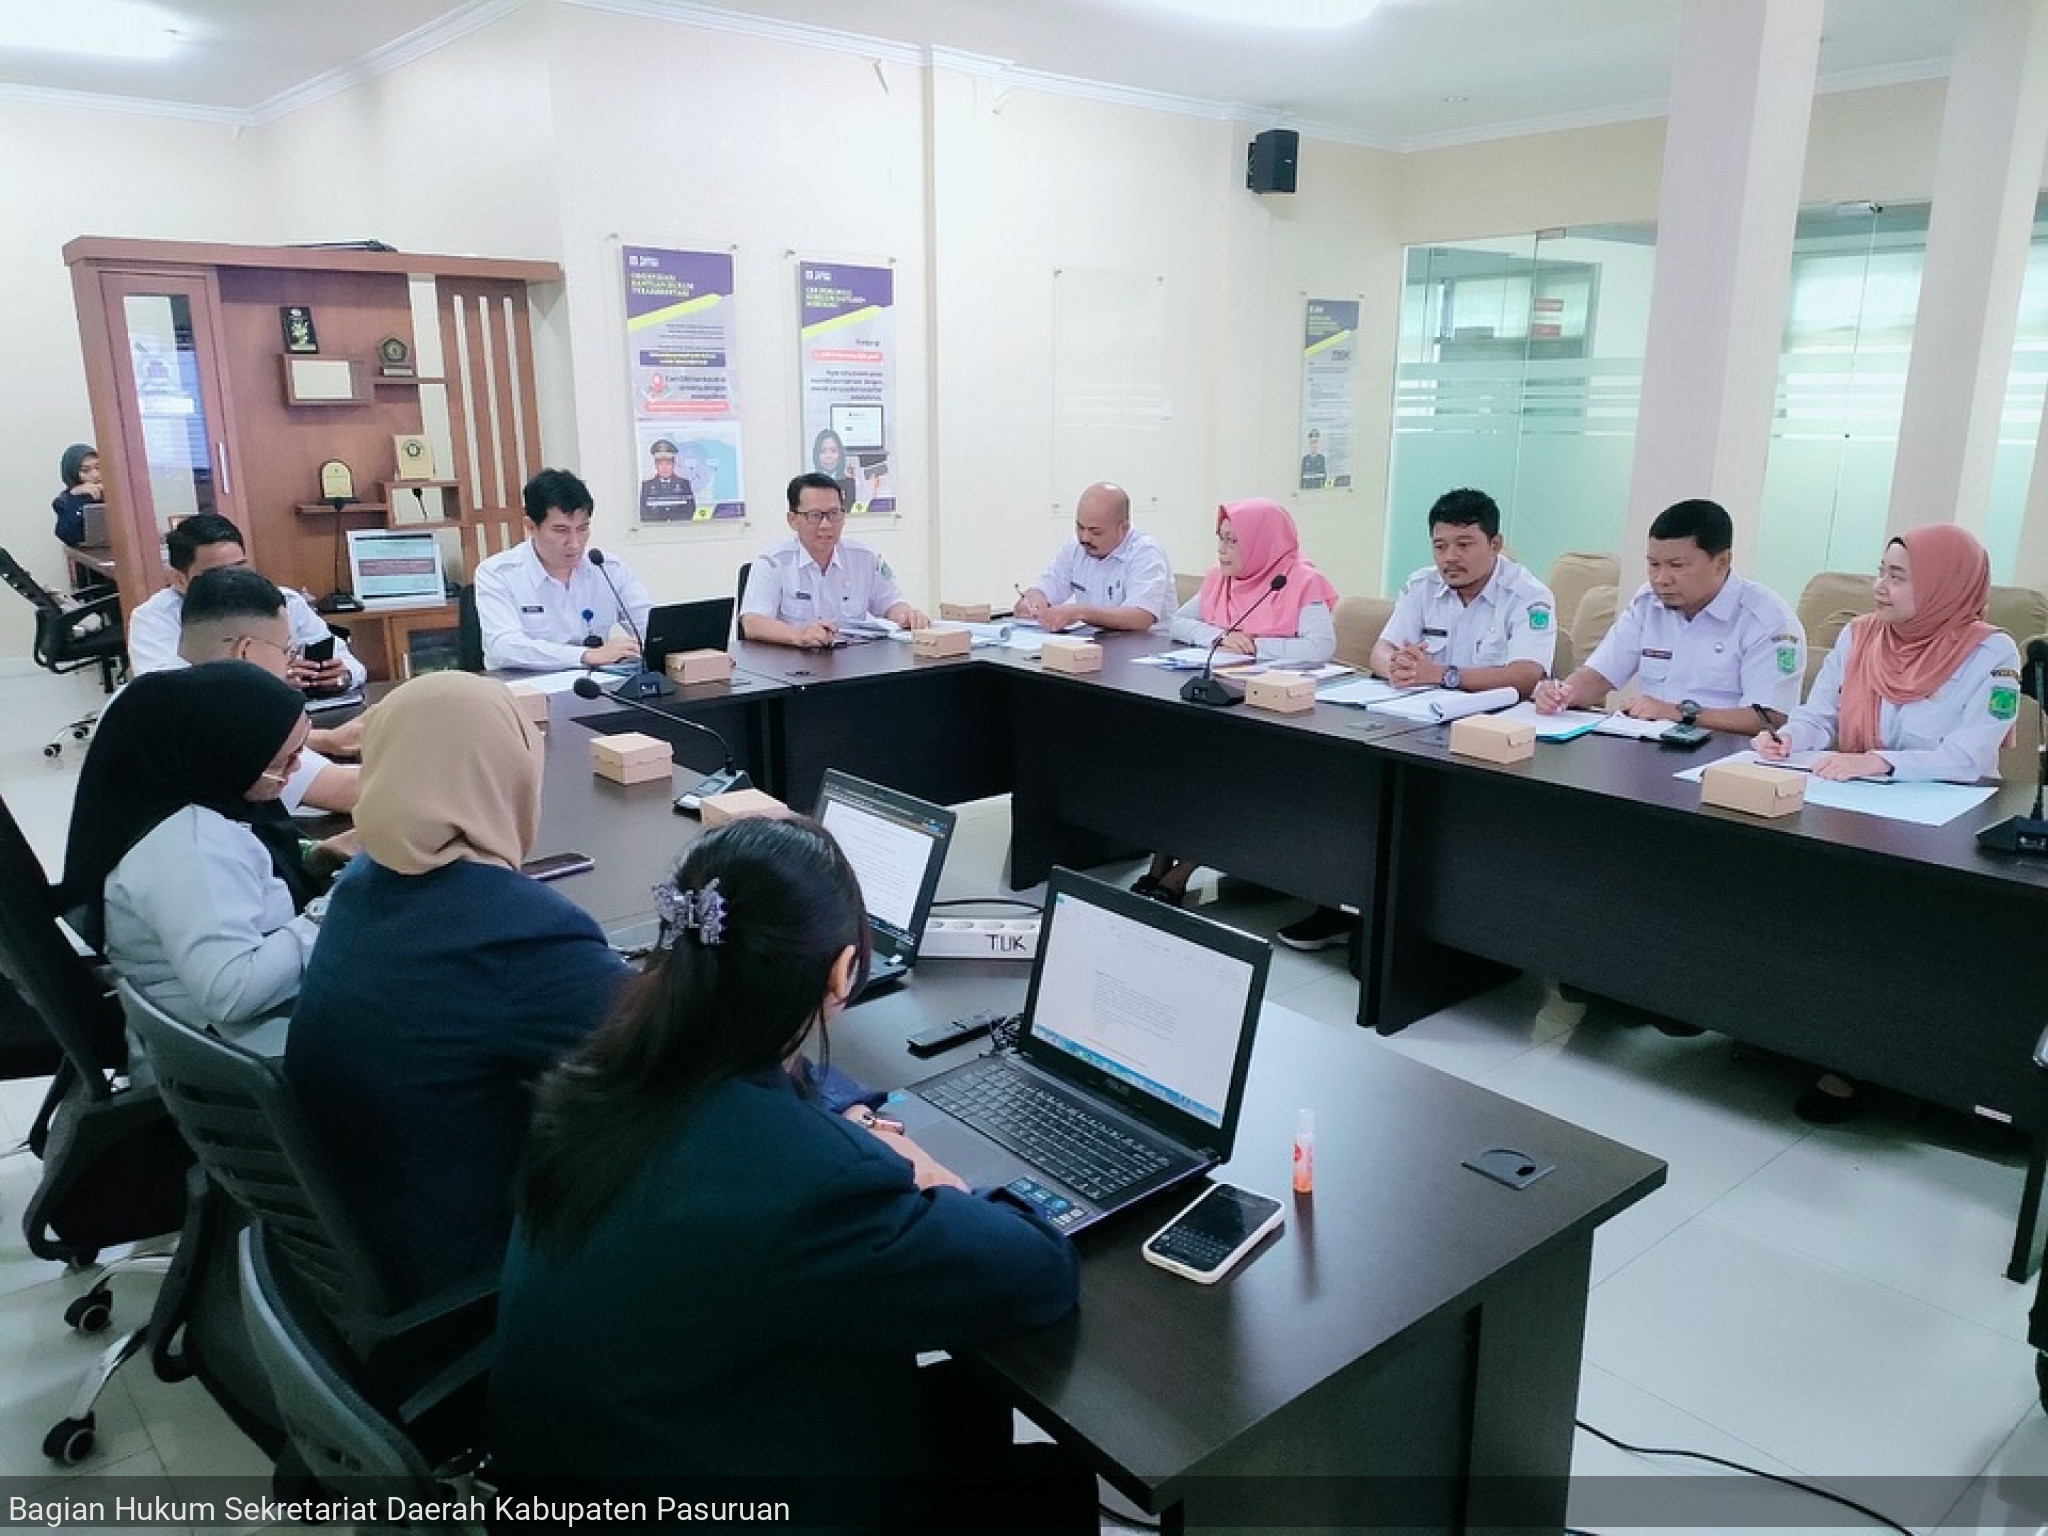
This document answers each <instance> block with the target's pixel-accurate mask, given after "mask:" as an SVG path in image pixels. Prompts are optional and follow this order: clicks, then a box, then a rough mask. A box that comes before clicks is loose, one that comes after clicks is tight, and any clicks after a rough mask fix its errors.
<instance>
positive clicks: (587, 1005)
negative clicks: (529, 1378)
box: [285, 672, 626, 1301]
mask: <svg viewBox="0 0 2048 1536" xmlns="http://www.w3.org/2000/svg"><path fill="white" fill-rule="evenodd" d="M542 755H543V743H542V740H541V737H540V733H539V731H538V729H537V728H536V727H534V726H533V725H531V724H530V723H528V722H527V721H526V720H525V719H524V718H523V717H522V716H521V715H520V713H519V711H518V709H517V708H516V707H515V705H514V704H513V702H512V697H511V695H510V693H509V692H507V690H506V688H505V686H504V685H503V684H502V683H497V682H493V681H491V680H490V679H488V678H482V677H475V676H472V675H470V674H468V673H463V672H437V673H433V674H431V675H429V676H426V677H422V678H418V679H415V680H414V681H412V682H409V683H407V684H405V685H404V686H403V687H401V688H398V689H396V690H394V691H393V692H392V694H391V695H390V696H389V697H388V698H386V699H385V700H384V701H383V702H382V703H380V704H379V705H378V706H377V707H376V708H375V709H373V710H372V711H370V713H369V715H368V717H367V720H366V724H365V727H364V731H363V771H362V794H361V798H360V800H359V801H358V802H357V805H356V830H357V833H358V835H359V836H360V838H361V841H362V847H363V852H362V854H361V856H360V857H358V858H357V859H356V860H355V861H354V862H353V863H351V864H350V865H349V867H348V868H347V870H345V871H344V872H343V874H342V876H341V878H340V879H339V880H338V881H336V882H335V886H334V891H333V894H332V896H331V897H330V899H329V903H328V909H327V916H326V919H325V921H324V923H323V924H322V928H321V934H320V942H319V944H318V945H317V946H316V947H315V950H314V954H313V957H312V959H311V961H310V962H309V963H308V965H307V968H306V976H305V981H304V982H303V984H302V985H301V987H300V990H299V1007H298V1012H297V1013H296V1014H295V1015H294V1017H293V1020H292V1029H291V1039H290V1044H289V1046H288V1047H287V1050H286V1053H285V1075H286V1076H287V1077H288V1078H289V1079H290V1080H291V1083H292V1086H293V1088H294V1089H295V1090H296V1092H297V1095H298V1098H299V1100H300V1102H301V1104H302V1105H303V1106H304V1109H305V1113H306V1117H307V1119H308V1121H310V1122H311V1124H312V1127H313V1130H314V1133H315V1135H316V1136H317V1137H318V1138H319V1140H320V1141H321V1142H322V1143H323V1145H324V1146H325V1147H326V1149H327V1151H328V1153H329V1156H330V1159H331V1162H332V1166H333V1171H334V1173H335V1176H336V1178H337V1180H338V1181H339V1183H340V1184H341V1186H342V1191H343V1194H344V1195H345V1196H346V1197H347V1198H348V1199H349V1201H350V1204H351V1205H352V1206H353V1208H354V1210H355V1213H356V1215H357V1217H358V1219H359V1220H361V1222H362V1225H363V1230H364V1231H365V1232H366V1233H367V1234H368V1235H369V1238H370V1242H371V1246H372V1247H373V1248H375V1249H376V1250H377V1251H378V1254H379V1257H380V1258H381V1259H382V1261H383V1264H384V1267H385V1271H386V1274H387V1276H388V1278H389V1279H390V1281H391V1283H392V1284H393V1285H394V1286H395V1287H396V1288H397V1290H398V1291H399V1293H400V1297H401V1299H402V1300H404V1301H412V1300H416V1299H419V1298H421V1297H424V1296H428V1295H431V1294H433V1293H434V1292H435V1291H437V1290H440V1289H442V1288H443V1287H445V1286H448V1285H451V1284H453V1283H455V1282H457V1281H460V1280H463V1279H465V1278H467V1277H468V1276H469V1275H471V1274H472V1273H474V1272H476V1271H478V1270H482V1269H490V1270H495V1269H496V1268H497V1266H498V1262H499V1260H500V1259H501V1258H502V1257H503V1254H504V1248H505V1240H506V1238H507V1236H508V1235H509V1233H510V1231H511V1226H512V1177H513V1170H514V1169H515V1168H516V1167H517V1165H518V1162H519V1158H520V1155H521V1153H522V1151H523V1149H524V1147H525V1139H526V1122H527V1113H528V1104H529V1096H528V1085H529V1084H530V1083H531V1082H532V1080H533V1079H534V1078H535V1077H537V1076H539V1074H540V1073H541V1072H543V1071H545V1070H546V1069H547V1068H548V1067H550V1066H552V1065H553V1064H554V1063H555V1062H556V1061H557V1060H559V1059H560V1058H561V1057H562V1056H563V1055H564V1054H565V1053H567V1052H568V1051H569V1050H570V1049H571V1048H572V1047H573V1046H575V1045H577V1044H578V1043H579V1042H581V1040H582V1039H583V1037H584V1036H585V1035H587V1034H588V1033H589V1032H590V1030H591V1029H592V1028H593V1027H594V1026H595V1025H596V1023H597V1022H598V1020H599V1019H600V1018H602V1017H603V1016H604V1014H605V1013H606V1012H607V1011H608V1010H609V1009H610V1007H611V1004H612V1002H613V999H614V997H615V996H616V994H617V992H618V988H619V984H620V982H621V981H622V980H623V978H624V977H625V975H626V968H625V966H624V964H623V962H621V961H620V959H619V958H618V956H617V955H615V954H613V953H612V951H611V949H610V948H609V947H608V946H607V945H606V943H605V940H604V935H603V933H602V932H600V931H599V929H598V926H597V924H596V923H595V922H593V921H592V920H591V918H590V916H589V915H588V914H587V913H585V912H584V911H582V910H581V909H580V908H578V907H576V906H575V905H574V904H572V903H571V902H569V901H568V900H566V899H565V898H563V897H562V896H561V895H560V894H559V893H558V892H556V891H554V890H551V889H550V888H548V887H547V886H544V885H541V884H538V883H537V882H535V881H532V880H529V879H528V878H527V877H526V876H524V875H522V874H520V873H519V865H520V863H521V861H522V860H523V859H525V858H526V856H527V854H528V852H529V851H530V850H531V847H532V844H533V838H534V833H535V830H536V829H537V828H538V826H539V824H540V783H541V763H542Z"/></svg>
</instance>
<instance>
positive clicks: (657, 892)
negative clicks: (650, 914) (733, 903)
mask: <svg viewBox="0 0 2048 1536" xmlns="http://www.w3.org/2000/svg"><path fill="white" fill-rule="evenodd" d="M654 910H655V912H656V913H657V914H658V915H659V916H660V918H661V925H662V937H661V939H660V940H659V942H658V946H657V947H659V948H661V949H669V948H672V947H674V945H675V942H676V939H677V937H678V936H679V935H680V934H682V933H683V932H684V931H685V930H686V929H687V930H688V931H690V932H692V933H695V934H696V935H697V942H698V943H699V944H704V945H716V944H719V943H722V942H723V941H724V939H725V898H724V897H723V896H721V895H720V894H719V893H718V882H717V881H716V880H713V881H711V882H710V883H709V884H707V885H705V886H704V887H703V888H702V889H701V890H694V891H680V890H677V889H676V887H675V884H674V882H672V881H668V880H664V881H662V882H661V884H659V885H657V886H656V887H654Z"/></svg>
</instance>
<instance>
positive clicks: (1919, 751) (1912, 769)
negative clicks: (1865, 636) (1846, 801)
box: [1778, 630, 2020, 784]
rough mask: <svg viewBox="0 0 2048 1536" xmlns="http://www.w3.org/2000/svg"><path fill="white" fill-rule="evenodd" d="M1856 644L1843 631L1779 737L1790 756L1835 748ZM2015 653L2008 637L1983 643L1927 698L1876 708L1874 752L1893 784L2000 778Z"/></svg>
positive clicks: (2014, 690) (2015, 686) (2016, 675)
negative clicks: (1844, 684) (1845, 680)
mask: <svg viewBox="0 0 2048 1536" xmlns="http://www.w3.org/2000/svg"><path fill="white" fill-rule="evenodd" d="M1854 649H1855V642H1854V640H1852V639H1851V637H1850V635H1849V632H1848V631H1846V630H1844V631H1843V633H1842V638H1841V639H1839V640H1837V641H1836V642H1835V648H1834V649H1833V650H1831V651H1829V652H1828V657H1827V660H1826V661H1824V662H1822V663H1821V664H1820V676H1818V677H1816V678H1815V679H1814V680H1813V692H1812V694H1811V695H1810V696H1809V697H1808V698H1807V701H1806V702H1805V703H1804V704H1802V705H1800V706H1799V708H1797V709H1795V710H1793V711H1792V718H1791V719H1790V720H1789V721H1787V722H1786V724H1785V725H1784V727H1783V728H1782V729H1781V730H1780V731H1779V732H1778V734H1779V735H1780V736H1782V737H1784V738H1785V742H1786V745H1788V746H1790V747H1791V748H1792V750H1793V751H1795V752H1818V751H1825V750H1830V749H1833V748H1834V747H1835V733H1836V731H1837V730H1838V729H1839V728H1840V724H1841V695H1842V678H1843V677H1844V675H1846V672H1847V669H1848V665H1849V654H1850V652H1851V651H1852V650H1854ZM2019 667H2020V653H2019V648H2018V647H2017V646H2015V645H2014V644H2013V643H2012V636H2011V635H2008V634H2006V633H2004V632H2003V631H2000V632H1999V633H1997V634H1994V635H1988V636H1986V637H1985V638H1984V639H1983V640H1982V641H1980V642H1979V643H1978V646H1977V649H1976V650H1974V651H1972V652H1970V654H1969V655H1968V656H1966V657H1964V658H1963V664H1962V665H1961V666H1960V667H1958V668H1956V670H1955V673H1954V675H1953V676H1951V677H1950V678H1949V680H1948V681H1947V682H1945V683H1943V684H1942V685H1941V686H1940V687H1939V688H1937V689H1935V690H1934V693H1933V695H1932V696H1931V697H1929V698H1925V699H1915V700H1914V701H1913V702H1912V703H1910V704H1894V703H1893V702H1892V701H1891V700H1890V699H1886V698H1880V699H1879V700H1878V701H1877V739H1878V743H1879V745H1878V747H1877V749H1876V750H1877V751H1879V752H1881V753H1883V754H1884V757H1885V759H1886V761H1888V762H1889V763H1890V764H1891V765H1892V777H1893V778H1895V779H1946V780H1948V781H1949V782H1950V783H1954V784H1973V783H1975V782H1976V781H1977V780H1978V779H1995V778H1997V777H1998V749H1999V748H2000V747H2001V746H2003V745H2004V744H2005V738H2006V736H2007V734H2008V733H2010V732H2011V730H2012V722H2013V719H2014V717H2015V716H2017V715H2018V713H2019V705H2020V671H2019Z"/></svg>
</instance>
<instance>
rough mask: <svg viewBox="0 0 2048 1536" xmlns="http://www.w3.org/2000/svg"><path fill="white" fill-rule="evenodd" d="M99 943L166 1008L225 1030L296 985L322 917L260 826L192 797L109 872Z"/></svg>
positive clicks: (252, 1017)
mask: <svg viewBox="0 0 2048 1536" xmlns="http://www.w3.org/2000/svg"><path fill="white" fill-rule="evenodd" d="M105 894H106V904H107V925H106V953H107V958H108V959H109V960H111V961H112V962H113V964H114V969H115V970H117V971H119V972H120V973H121V974H122V975H123V976H125V977H127V978H128V979H129V980H130V981H132V982H133V983H134V984H135V985H136V986H138V987H140V988H141V989H142V990H143V991H144V992H146V993H148V994H149V996H150V999H151V1001H153V1002H155V1003H156V1004H157V1005H158V1006H160V1007H161V1008H162V1009H163V1010H164V1011H165V1012H166V1013H169V1014H171V1015H173V1016H174V1017H176V1018H179V1019H182V1020H183V1021H184V1022H185V1023H187V1024H190V1025H192V1026H193V1027H194V1028H195V1029H213V1030H217V1031H218V1032H219V1033H220V1034H222V1035H223V1036H225V1037H227V1038H228V1039H231V1040H232V1039H235V1038H236V1037H237V1036H238V1035H239V1034H240V1033H241V1031H240V1030H239V1029H237V1028H236V1026H238V1025H248V1024H253V1023H255V1022H256V1021H258V1020H260V1019H261V1017H262V1016H263V1015H264V1014H267V1013H271V1012H273V1011H275V1010H277V1009H279V1008H281V1007H283V1006H284V1005H285V1004H287V1003H289V1002H291V1000H292V999H293V998H295V997H297V996H298V993H299V978H300V976H301V975H302V974H304V972H305V968H306V956H307V955H308V954H310V953H311V952H312V949H313V940H314V939H315V938H316V937H318V935H319V932H320V928H319V925H318V924H317V923H315V922H314V921H313V919H311V918H309V917H304V916H299V915H295V914H294V913H293V911H292V897H291V892H290V890H289V889H287V888H286V886H285V883H284V882H283V881H282V880H280V879H279V878H278V877H277V871H275V870H274V869H272V868H271V867H270V853H269V851H268V850H267V849H266V848H265V847H264V846H263V844H262V843H260V842H258V841H257V839H256V834H255V833H253V832H251V831H250V830H249V829H248V828H247V827H245V826H242V825H241V824H240V823H238V822H233V821H230V820H228V819H227V818H226V817H225V816H222V815H221V814H220V813H219V812H217V811H209V810H206V809H204V808H203V807H201V806H196V805H188V806H186V807H184V808H183V809H182V810H178V811H175V812H173V813H172V814H171V815H169V816H167V817H165V818H164V819H163V820H162V821H160V822H158V823H157V825H156V826H155V827H153V828H152V829H151V830H150V832H149V833H148V835H146V836H145V837H144V838H143V839H142V840H141V841H140V842H138V843H137V844H136V845H135V846H134V847H133V848H130V849H129V850H128V852H127V853H126V854H125V855H124V856H123V857H122V859H121V862H120V863H119V864H116V865H115V866H114V869H113V872H112V873H111V874H109V875H108V876H107V883H106V892H105Z"/></svg>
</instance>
